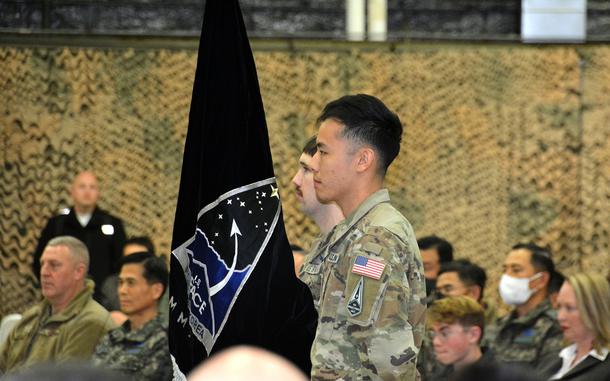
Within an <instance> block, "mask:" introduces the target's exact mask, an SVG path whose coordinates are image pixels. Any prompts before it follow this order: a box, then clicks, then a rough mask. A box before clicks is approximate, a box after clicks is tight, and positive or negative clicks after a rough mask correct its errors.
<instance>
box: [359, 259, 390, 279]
mask: <svg viewBox="0 0 610 381" xmlns="http://www.w3.org/2000/svg"><path fill="white" fill-rule="evenodd" d="M383 269H385V263H383V262H381V261H377V260H374V259H369V258H366V257H364V256H362V255H359V256H357V257H356V261H354V266H352V273H354V274H358V275H363V276H366V277H369V278H373V279H379V278H381V274H383Z"/></svg>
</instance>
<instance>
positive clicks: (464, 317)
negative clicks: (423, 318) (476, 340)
mask: <svg viewBox="0 0 610 381" xmlns="http://www.w3.org/2000/svg"><path fill="white" fill-rule="evenodd" d="M427 322H428V325H432V324H433V323H445V324H453V323H458V324H460V325H462V326H464V327H475V326H476V327H479V328H481V335H482V333H483V331H484V329H485V310H483V307H482V306H481V305H480V304H479V303H478V302H476V301H475V300H474V299H472V298H470V297H468V296H463V295H461V296H448V297H445V298H442V299H439V300H436V301H435V302H434V303H432V305H431V306H430V307H429V308H428V311H427Z"/></svg>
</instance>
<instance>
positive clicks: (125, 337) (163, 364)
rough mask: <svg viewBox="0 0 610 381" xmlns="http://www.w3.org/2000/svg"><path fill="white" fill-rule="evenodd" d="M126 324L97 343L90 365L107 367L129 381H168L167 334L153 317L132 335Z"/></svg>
mask: <svg viewBox="0 0 610 381" xmlns="http://www.w3.org/2000/svg"><path fill="white" fill-rule="evenodd" d="M129 326H130V323H129V320H127V321H126V322H125V323H124V324H123V325H122V326H120V327H119V328H117V329H114V330H112V331H110V332H108V334H107V335H106V336H104V338H103V339H102V341H100V343H99V345H98V346H97V348H95V354H94V355H93V364H94V365H97V366H103V367H108V368H110V369H113V370H115V371H118V372H121V373H123V374H126V375H128V376H130V377H133V378H132V379H133V380H138V381H140V380H142V381H144V380H151V381H153V380H154V381H165V380H171V379H172V363H171V360H170V356H169V346H168V345H169V344H168V340H167V330H166V329H165V327H164V326H163V324H162V317H161V316H160V315H157V317H155V318H154V319H152V320H151V321H149V322H148V323H146V324H144V326H143V327H142V328H140V329H138V330H136V331H131V330H130V329H129Z"/></svg>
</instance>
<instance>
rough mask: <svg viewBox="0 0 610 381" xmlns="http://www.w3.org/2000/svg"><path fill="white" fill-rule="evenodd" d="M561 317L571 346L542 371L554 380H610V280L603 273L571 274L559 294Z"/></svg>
mask: <svg viewBox="0 0 610 381" xmlns="http://www.w3.org/2000/svg"><path fill="white" fill-rule="evenodd" d="M557 306H558V309H557V318H558V320H559V324H560V325H561V329H562V330H563V337H564V338H565V340H566V341H567V342H569V343H570V344H571V345H570V346H568V347H566V348H564V349H562V350H561V352H560V353H559V356H557V357H554V358H551V359H550V360H549V361H548V362H547V363H546V366H545V367H544V368H543V370H542V374H543V375H545V376H546V377H547V378H549V379H550V380H574V381H608V380H610V283H609V282H608V280H607V279H606V278H604V276H603V275H601V274H589V273H580V274H576V275H573V276H570V277H568V279H567V281H566V282H564V284H563V286H561V289H560V290H559V295H558V296H557Z"/></svg>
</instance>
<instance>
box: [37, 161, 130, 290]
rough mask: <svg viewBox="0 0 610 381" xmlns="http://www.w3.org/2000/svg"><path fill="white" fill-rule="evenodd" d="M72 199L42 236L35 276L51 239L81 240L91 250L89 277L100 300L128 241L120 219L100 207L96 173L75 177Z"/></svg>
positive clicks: (54, 217)
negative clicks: (68, 207) (62, 237)
mask: <svg viewBox="0 0 610 381" xmlns="http://www.w3.org/2000/svg"><path fill="white" fill-rule="evenodd" d="M70 196H71V198H72V202H73V206H72V208H70V209H64V210H63V211H62V212H61V213H60V214H59V215H56V216H53V217H51V218H50V219H49V220H48V222H47V225H46V226H45V227H44V229H43V230H42V232H41V233H40V239H39V241H38V245H37V246H36V250H35V251H34V259H33V261H32V267H33V270H34V274H35V275H39V274H40V256H41V255H42V251H43V249H44V248H45V247H46V245H47V242H49V240H50V239H51V238H54V237H58V236H71V237H75V238H78V239H79V240H81V241H82V242H83V243H84V244H85V245H86V246H87V249H89V275H90V276H91V278H92V279H93V281H94V282H95V287H96V289H95V293H94V294H93V298H94V299H95V300H97V301H99V300H100V289H99V287H101V285H102V282H104V279H106V277H108V276H109V275H111V274H114V273H116V271H117V267H118V263H119V259H120V258H121V248H122V247H123V242H124V241H125V229H124V228H123V222H122V221H121V220H120V219H119V218H117V217H115V216H113V215H111V214H110V213H108V212H106V211H104V210H102V209H100V208H99V207H98V206H97V201H98V199H99V196H100V189H99V185H98V181H97V177H96V176H95V174H94V173H93V172H91V171H83V172H80V173H79V174H78V175H76V177H75V178H74V181H73V183H72V186H71V187H70Z"/></svg>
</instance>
